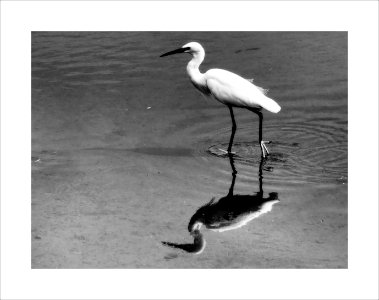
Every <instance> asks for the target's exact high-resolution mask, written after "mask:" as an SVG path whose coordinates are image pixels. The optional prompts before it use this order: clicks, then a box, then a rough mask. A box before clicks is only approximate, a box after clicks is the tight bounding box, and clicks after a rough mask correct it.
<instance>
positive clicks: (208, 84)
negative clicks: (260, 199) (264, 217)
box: [161, 42, 280, 157]
mask: <svg viewBox="0 0 379 300" xmlns="http://www.w3.org/2000/svg"><path fill="white" fill-rule="evenodd" d="M177 53H189V54H191V55H192V59H191V60H190V62H189V63H188V64H187V73H188V75H189V77H190V79H191V82H192V83H193V85H194V86H195V87H196V88H197V89H198V90H200V91H201V92H202V93H203V94H205V95H207V96H213V97H214V98H215V99H216V100H218V101H219V102H221V103H223V104H225V105H226V106H228V108H229V111H230V116H231V118H232V133H231V136H230V140H229V146H228V153H231V150H232V144H233V139H234V135H235V132H236V129H237V126H236V122H235V120H234V114H233V108H232V107H241V108H246V109H248V110H250V111H252V112H254V113H256V114H257V115H258V116H259V144H260V147H261V153H262V156H263V157H266V155H268V154H269V152H268V149H267V147H266V145H265V143H268V142H267V141H266V142H265V141H263V140H262V122H263V115H262V112H261V110H262V108H264V109H266V110H268V111H270V112H273V113H277V112H279V111H280V106H279V105H278V104H277V103H276V102H275V101H274V100H272V99H270V98H268V97H267V96H266V93H267V90H265V89H262V88H260V87H258V86H256V85H254V84H253V83H252V82H251V80H247V79H245V78H242V77H241V76H239V75H237V74H234V73H232V72H229V71H226V70H222V69H211V70H208V71H207V72H206V73H201V72H200V71H199V66H200V64H201V63H202V62H203V60H204V57H205V51H204V48H203V47H202V46H201V45H200V44H199V43H197V42H190V43H188V44H185V45H184V46H183V47H181V48H179V49H176V50H173V51H170V52H167V53H164V54H162V55H161V57H163V56H167V55H172V54H177Z"/></svg>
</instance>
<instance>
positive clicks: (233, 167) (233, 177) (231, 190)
mask: <svg viewBox="0 0 379 300" xmlns="http://www.w3.org/2000/svg"><path fill="white" fill-rule="evenodd" d="M228 157H229V162H230V166H231V168H232V183H231V185H230V188H229V193H228V196H233V190H234V184H235V182H236V177H237V170H236V168H235V166H234V159H233V155H232V154H231V153H228Z"/></svg>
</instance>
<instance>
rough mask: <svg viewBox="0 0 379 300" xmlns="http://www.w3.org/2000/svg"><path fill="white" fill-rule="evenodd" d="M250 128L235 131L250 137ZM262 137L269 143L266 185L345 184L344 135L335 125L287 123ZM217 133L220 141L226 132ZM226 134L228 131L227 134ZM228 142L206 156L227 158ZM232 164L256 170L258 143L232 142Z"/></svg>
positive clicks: (210, 149) (213, 147)
mask: <svg viewBox="0 0 379 300" xmlns="http://www.w3.org/2000/svg"><path fill="white" fill-rule="evenodd" d="M252 130H253V128H251V127H241V128H239V131H240V132H239V134H240V135H246V136H247V135H249V134H251V132H252ZM264 130H265V136H267V137H269V138H270V139H271V140H272V142H271V143H270V144H269V145H268V147H269V150H270V155H269V156H268V158H267V160H266V162H265V164H264V170H265V171H268V172H270V174H269V176H268V177H269V179H270V181H275V182H284V181H285V182H286V183H291V182H292V183H306V182H310V183H336V182H337V183H343V184H344V183H346V182H347V131H346V129H345V128H344V126H341V125H340V124H338V122H329V123H328V122H313V123H307V124H304V123H300V122H299V123H296V122H293V123H289V122H286V125H285V126H284V127H281V126H277V125H267V126H265V127H264ZM222 131H224V132H222V133H221V132H218V133H217V134H216V136H217V137H216V138H220V139H223V140H224V141H225V137H227V136H229V135H230V132H225V130H222ZM229 131H230V130H229ZM227 148H228V142H217V141H216V142H215V143H214V144H212V145H211V146H210V147H208V149H206V152H207V153H208V154H210V155H213V156H216V157H220V158H227V155H226V152H225V149H227ZM232 151H233V152H235V154H234V160H235V161H236V162H239V163H242V164H248V165H255V166H258V165H259V162H260V156H261V149H260V147H259V144H258V141H249V142H234V143H233V149H232Z"/></svg>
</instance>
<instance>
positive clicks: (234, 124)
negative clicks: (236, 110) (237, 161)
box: [228, 106, 237, 153]
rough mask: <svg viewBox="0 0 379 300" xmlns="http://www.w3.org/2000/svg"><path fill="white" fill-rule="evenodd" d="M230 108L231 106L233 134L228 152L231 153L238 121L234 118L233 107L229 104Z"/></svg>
mask: <svg viewBox="0 0 379 300" xmlns="http://www.w3.org/2000/svg"><path fill="white" fill-rule="evenodd" d="M228 108H229V112H230V117H231V118H232V134H231V135H230V140H229V146H228V153H231V151H232V146H233V139H234V135H235V133H236V130H237V125H236V121H235V120H234V114H233V109H232V107H231V106H228Z"/></svg>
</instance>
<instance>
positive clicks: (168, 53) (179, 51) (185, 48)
mask: <svg viewBox="0 0 379 300" xmlns="http://www.w3.org/2000/svg"><path fill="white" fill-rule="evenodd" d="M189 49H191V48H190V47H184V48H179V49H176V50H173V51H170V52H167V53H164V54H162V55H161V56H160V57H163V56H167V55H172V54H177V53H183V52H186V51H187V50H189Z"/></svg>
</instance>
